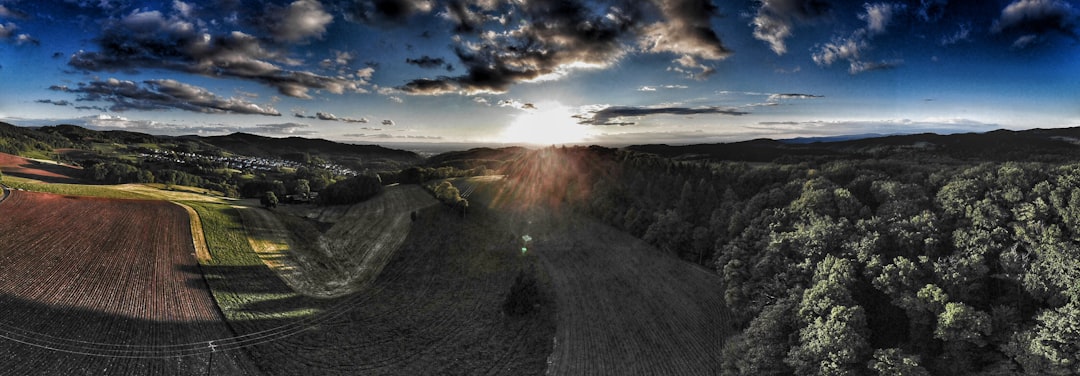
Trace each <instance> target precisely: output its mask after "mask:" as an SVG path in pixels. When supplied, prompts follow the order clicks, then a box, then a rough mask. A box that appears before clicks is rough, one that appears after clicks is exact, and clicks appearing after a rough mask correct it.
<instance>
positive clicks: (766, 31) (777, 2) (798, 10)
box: [751, 0, 832, 55]
mask: <svg viewBox="0 0 1080 376" xmlns="http://www.w3.org/2000/svg"><path fill="white" fill-rule="evenodd" d="M831 9H832V4H831V2H829V1H826V0H764V1H762V2H761V6H760V7H759V8H758V10H757V14H756V15H755V16H754V20H753V22H751V25H753V26H754V38H757V39H759V40H761V41H764V42H765V43H768V44H769V48H771V49H772V50H773V52H775V53H776V54H777V55H783V54H784V53H786V52H787V42H786V41H787V39H788V38H790V37H792V36H793V35H794V32H793V29H794V28H795V26H796V23H803V22H811V21H813V20H816V19H819V18H822V17H825V16H827V15H828V14H829V12H830V10H831Z"/></svg>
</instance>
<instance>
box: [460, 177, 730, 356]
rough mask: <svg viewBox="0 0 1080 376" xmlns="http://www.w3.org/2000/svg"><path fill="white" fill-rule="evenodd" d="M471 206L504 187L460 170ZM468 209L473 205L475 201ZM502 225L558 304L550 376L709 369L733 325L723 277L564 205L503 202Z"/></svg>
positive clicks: (507, 197) (504, 196) (511, 199)
mask: <svg viewBox="0 0 1080 376" xmlns="http://www.w3.org/2000/svg"><path fill="white" fill-rule="evenodd" d="M454 184H455V185H456V186H458V188H459V189H461V190H462V191H469V190H474V193H473V194H472V195H471V196H470V198H469V199H470V200H471V201H473V203H472V207H477V206H484V204H485V203H489V202H491V201H492V200H493V198H495V197H500V199H502V200H506V201H508V202H511V203H513V202H517V201H520V199H516V198H515V197H513V194H509V195H508V194H505V193H504V194H501V195H500V193H499V192H505V191H502V187H503V183H502V182H501V181H499V180H498V179H493V178H490V177H484V178H467V179H458V180H456V181H455V182H454ZM474 211H475V210H474ZM502 213H503V214H502V215H503V219H502V220H500V222H501V223H504V226H507V227H508V228H511V229H512V230H513V232H514V234H515V236H516V237H517V238H520V236H522V235H529V236H530V237H531V238H532V239H533V241H532V243H531V245H530V246H529V252H530V253H534V254H536V256H537V257H538V258H539V260H540V264H541V265H542V266H543V268H544V270H546V272H547V273H548V274H549V275H550V278H551V284H552V285H553V288H554V290H555V294H556V296H557V297H556V305H557V306H558V315H557V322H558V332H557V334H556V336H555V339H556V345H555V349H554V352H553V354H552V357H551V363H550V364H549V368H548V370H547V372H548V374H551V375H579V374H612V375H708V374H716V373H718V372H719V365H720V358H719V354H720V346H721V344H722V343H723V340H724V339H725V338H727V337H728V336H730V335H732V334H735V333H737V331H736V328H735V327H734V320H733V319H731V314H730V312H729V310H728V309H727V308H726V306H725V304H724V300H723V293H722V292H723V288H722V286H721V279H720V277H719V276H717V275H716V274H714V273H712V272H711V271H708V270H706V269H703V268H700V267H698V266H696V265H693V264H690V263H686V262H683V261H681V260H679V259H677V258H676V257H675V256H673V255H668V254H664V253H662V252H660V251H659V250H657V249H656V248H654V247H652V246H650V245H648V244H646V243H644V242H643V241H641V240H640V239H637V238H634V237H633V236H630V235H629V234H626V233H623V232H621V231H619V230H617V229H615V228H612V227H610V226H606V225H603V224H601V223H598V222H596V221H594V220H591V219H589V218H585V217H583V216H581V215H578V214H575V213H573V212H571V211H570V210H569V209H565V210H563V211H561V212H556V211H552V210H545V209H541V208H532V209H531V210H529V211H514V210H504V211H503V212H502Z"/></svg>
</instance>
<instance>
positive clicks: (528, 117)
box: [499, 102, 590, 145]
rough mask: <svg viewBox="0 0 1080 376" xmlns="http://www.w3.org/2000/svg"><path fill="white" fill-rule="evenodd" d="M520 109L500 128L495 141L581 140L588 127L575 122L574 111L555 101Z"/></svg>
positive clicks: (558, 142) (550, 142)
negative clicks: (503, 127) (500, 130)
mask: <svg viewBox="0 0 1080 376" xmlns="http://www.w3.org/2000/svg"><path fill="white" fill-rule="evenodd" d="M534 107H535V108H530V109H526V110H523V112H522V113H520V114H517V116H516V117H514V120H513V121H512V122H511V123H510V124H509V125H507V127H506V128H505V129H503V132H502V134H500V135H499V141H501V142H506V143H525V144H533V145H561V144H574V143H581V142H584V141H585V140H586V139H588V137H589V136H590V130H589V127H588V126H586V125H583V124H578V122H577V120H575V119H574V117H573V116H574V111H573V109H571V108H570V107H568V106H566V105H564V104H562V103H559V102H542V103H537V104H536V105H535V106H534Z"/></svg>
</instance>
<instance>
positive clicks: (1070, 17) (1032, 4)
mask: <svg viewBox="0 0 1080 376" xmlns="http://www.w3.org/2000/svg"><path fill="white" fill-rule="evenodd" d="M1078 20H1080V13H1078V12H1077V10H1076V9H1075V8H1073V7H1072V5H1070V4H1069V3H1067V2H1064V1H1060V0H1017V1H1014V2H1012V3H1011V4H1009V5H1008V6H1006V7H1005V9H1002V10H1001V16H1000V17H999V18H998V19H997V20H995V21H994V24H993V26H992V27H991V28H990V31H991V32H993V33H1012V34H1019V36H1018V37H1017V38H1016V40H1015V41H1014V42H1013V46H1014V47H1020V48H1022V47H1026V46H1027V45H1030V44H1033V43H1037V42H1038V41H1039V39H1040V38H1042V37H1043V36H1044V35H1047V34H1051V33H1061V34H1064V35H1066V36H1069V37H1071V38H1073V39H1074V40H1075V39H1080V35H1077V32H1076V28H1077V24H1078Z"/></svg>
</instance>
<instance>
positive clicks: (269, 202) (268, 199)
mask: <svg viewBox="0 0 1080 376" xmlns="http://www.w3.org/2000/svg"><path fill="white" fill-rule="evenodd" d="M260 202H261V203H262V206H263V207H265V208H267V209H269V208H275V207H277V204H278V198H277V195H276V194H274V191H266V194H265V195H263V197H262V200H260Z"/></svg>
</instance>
